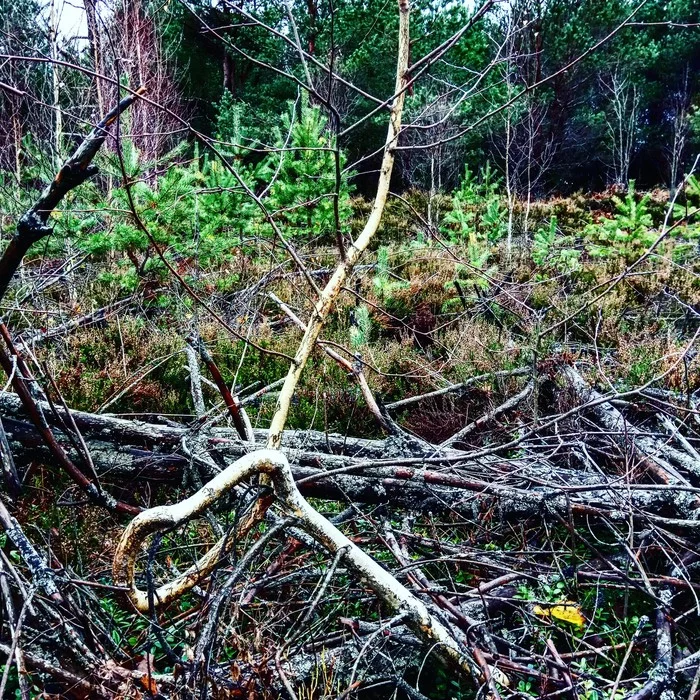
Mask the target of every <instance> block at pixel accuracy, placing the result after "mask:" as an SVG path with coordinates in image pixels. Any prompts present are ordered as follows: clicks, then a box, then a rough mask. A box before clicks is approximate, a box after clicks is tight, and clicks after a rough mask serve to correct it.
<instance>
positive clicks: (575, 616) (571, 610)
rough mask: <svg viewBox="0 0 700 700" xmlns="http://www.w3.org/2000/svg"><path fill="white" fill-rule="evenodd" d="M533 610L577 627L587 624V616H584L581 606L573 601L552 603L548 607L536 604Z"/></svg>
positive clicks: (540, 614)
mask: <svg viewBox="0 0 700 700" xmlns="http://www.w3.org/2000/svg"><path fill="white" fill-rule="evenodd" d="M532 612H533V613H535V615H539V616H540V617H553V618H556V619H557V620H561V621H562V622H568V623H569V624H570V625H574V626H576V627H583V626H584V625H585V624H586V618H585V617H584V616H583V613H582V612H581V608H580V607H579V606H578V605H576V603H572V602H566V603H559V604H557V605H550V606H549V607H548V608H543V607H542V606H541V605H535V607H534V608H533V609H532Z"/></svg>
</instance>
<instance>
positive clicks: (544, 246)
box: [531, 216, 581, 272]
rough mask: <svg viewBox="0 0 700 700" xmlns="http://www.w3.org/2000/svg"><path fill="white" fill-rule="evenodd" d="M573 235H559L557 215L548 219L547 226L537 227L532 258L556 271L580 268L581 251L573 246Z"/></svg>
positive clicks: (542, 265)
mask: <svg viewBox="0 0 700 700" xmlns="http://www.w3.org/2000/svg"><path fill="white" fill-rule="evenodd" d="M573 244H574V238H573V236H561V235H559V228H558V226H557V217H556V216H553V217H552V218H551V219H550V220H549V226H548V227H547V228H541V227H540V228H538V229H537V232H536V233H535V235H534V237H533V240H532V251H531V255H532V260H533V262H534V263H535V264H536V265H537V266H538V267H542V268H545V269H552V270H556V271H557V272H576V271H578V270H580V269H581V262H580V258H581V252H580V251H579V250H576V249H575V248H573Z"/></svg>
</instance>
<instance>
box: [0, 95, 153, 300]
mask: <svg viewBox="0 0 700 700" xmlns="http://www.w3.org/2000/svg"><path fill="white" fill-rule="evenodd" d="M145 92H146V89H145V88H144V87H141V88H139V89H138V90H136V91H135V92H134V93H132V94H131V95H129V96H128V97H125V98H124V99H123V100H121V101H120V102H119V104H118V105H117V106H116V107H114V108H113V109H112V110H110V111H109V112H108V113H107V114H106V115H105V116H104V117H103V118H102V119H101V120H100V122H99V123H98V124H97V125H96V126H95V128H94V129H93V130H92V131H91V132H90V133H89V134H88V135H87V136H86V137H85V139H84V140H83V142H82V143H81V144H80V146H78V148H77V149H76V151H75V153H73V155H72V156H70V157H69V158H68V159H67V160H66V162H65V163H64V164H63V165H62V166H61V169H60V170H59V171H58V173H57V174H56V177H55V178H54V179H53V180H52V181H51V183H50V184H49V185H47V186H46V187H45V188H44V191H43V192H42V193H41V195H40V196H39V199H38V200H37V201H36V203H35V204H34V205H33V206H32V207H31V208H30V209H28V210H27V211H26V212H25V213H24V214H23V215H22V217H21V218H20V220H19V221H18V222H17V231H16V232H15V235H14V236H13V237H12V239H11V240H10V242H9V244H8V246H7V248H5V251H4V252H3V254H2V257H0V300H1V299H2V298H3V297H4V296H5V293H6V292H7V288H8V287H9V285H10V281H11V280H12V277H13V276H14V274H15V272H16V271H17V268H18V267H19V265H20V263H21V262H22V259H23V258H24V256H25V255H26V254H27V251H28V250H29V248H30V247H31V246H32V245H33V244H34V243H36V242H37V241H40V240H41V239H42V238H44V237H45V236H48V235H49V234H50V233H51V228H50V227H49V226H47V225H46V223H47V221H48V220H49V217H50V216H51V212H52V211H53V210H54V209H55V208H56V207H57V206H58V204H59V203H60V201H61V200H62V199H63V198H64V197H65V196H66V194H68V192H70V191H71V190H72V189H74V188H76V187H78V186H79V185H82V184H83V182H85V181H86V180H87V179H89V178H91V177H92V176H93V175H95V174H96V173H97V167H96V166H94V165H92V160H93V158H94V157H95V156H96V155H97V151H99V150H100V147H101V146H102V144H103V143H104V141H105V139H106V138H107V128H108V127H109V126H110V125H111V124H113V123H114V122H115V121H116V120H117V119H118V118H119V115H120V114H121V113H122V112H123V111H124V110H126V109H128V108H129V107H130V106H131V104H132V103H133V102H134V100H135V99H136V98H137V97H138V96H140V95H142V94H144V93H145Z"/></svg>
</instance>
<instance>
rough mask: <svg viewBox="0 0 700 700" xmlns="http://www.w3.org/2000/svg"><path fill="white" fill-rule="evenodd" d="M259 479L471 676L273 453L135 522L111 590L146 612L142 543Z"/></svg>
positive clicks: (178, 588)
mask: <svg viewBox="0 0 700 700" xmlns="http://www.w3.org/2000/svg"><path fill="white" fill-rule="evenodd" d="M254 474H264V475H266V476H267V477H268V478H269V479H270V481H271V482H272V486H273V488H274V492H275V496H276V497H277V499H278V500H279V502H280V503H281V504H282V505H284V506H285V507H286V508H287V509H288V510H289V511H290V512H291V513H292V514H293V515H294V516H295V517H296V518H297V519H298V520H299V524H300V527H302V528H303V529H304V530H305V531H306V532H307V533H308V534H309V535H311V536H312V537H313V538H314V539H315V540H316V541H317V542H319V543H321V544H322V545H323V546H324V547H325V548H326V549H327V550H328V551H329V552H330V553H331V554H334V555H335V554H339V553H340V556H341V557H342V559H343V560H344V563H345V565H346V566H347V567H348V568H349V569H351V570H352V571H353V572H354V573H355V574H356V575H357V576H358V577H359V578H360V579H361V580H362V581H363V582H365V583H366V584H367V585H368V586H369V587H370V588H371V589H372V590H373V591H374V593H375V594H376V595H377V596H378V597H379V598H380V599H381V600H382V602H384V603H385V604H386V605H388V606H389V607H390V608H391V609H392V610H393V611H396V612H401V613H404V614H405V615H406V620H407V623H408V624H409V625H410V627H411V628H412V629H413V631H414V632H415V633H416V634H417V635H419V636H420V638H421V639H423V640H425V641H426V642H427V643H428V644H431V645H433V646H435V647H436V650H437V651H438V653H440V655H441V656H442V657H443V658H445V659H446V660H448V661H450V662H452V663H453V664H457V665H458V666H459V667H461V668H463V669H464V670H466V671H468V672H470V666H469V662H468V659H467V657H466V656H465V655H464V654H463V652H462V650H461V649H460V647H459V645H458V644H457V642H456V641H455V639H454V638H453V637H452V635H451V634H450V633H449V631H448V630H447V628H446V627H445V626H444V625H443V624H442V623H441V622H439V621H438V620H437V619H435V617H433V616H432V615H431V614H430V613H429V612H428V609H427V608H426V606H425V605H424V604H423V603H422V602H421V601H420V600H419V599H418V598H416V597H415V596H414V595H413V594H412V593H411V592H410V591H409V590H408V589H407V588H406V587H405V586H403V585H402V584H401V583H399V581H397V580H396V579H395V578H394V577H393V576H392V575H391V574H390V573H389V572H387V571H385V570H384V569H383V568H382V567H381V566H380V565H379V564H378V563H377V562H376V561H375V560H374V559H372V558H371V557H370V556H369V555H368V554H366V553H365V552H363V551H362V550H361V549H360V548H359V547H358V546H357V545H356V544H354V543H353V542H352V541H351V540H350V539H348V538H347V537H346V536H345V535H344V534H343V533H342V532H341V531H340V530H338V528H336V527H335V526H334V525H333V524H332V523H330V522H329V521H328V520H326V519H325V518H324V517H323V516H322V515H321V514H320V513H318V512H317V511H316V510H315V509H314V508H312V507H311V506H310V505H309V504H308V503H307V501H306V500H305V499H304V497H303V496H302V495H301V494H300V493H299V490H298V489H297V487H296V484H295V483H294V478H293V476H292V471H291V468H290V466H289V462H288V461H287V458H286V457H285V456H284V455H283V454H282V453H281V452H279V451H278V450H269V449H264V450H257V451H256V452H252V453H250V454H248V455H245V456H244V457H241V458H240V459H238V460H237V461H235V462H233V463H232V464H231V465H229V466H228V467H227V468H226V469H225V470H224V471H222V472H221V473H220V474H218V475H217V476H215V477H214V478H213V479H212V480H211V481H209V482H208V483H207V484H205V485H204V486H203V487H202V488H201V489H200V490H199V491H197V492H196V493H195V494H193V495H192V496H190V497H189V498H187V499H185V500H184V501H181V502H179V503H175V504H173V505H169V506H158V507H156V508H151V509H149V510H146V511H143V512H142V513H140V514H139V515H138V516H136V517H135V518H134V519H133V520H132V521H131V523H130V524H129V526H128V527H127V528H126V530H125V531H124V534H123V535H122V537H121V540H120V541H119V544H118V545H117V549H116V552H115V555H114V580H115V583H116V585H118V586H124V587H126V588H128V593H127V595H128V597H129V599H130V600H131V602H132V603H133V605H134V607H136V608H137V609H138V610H139V611H141V612H144V613H145V612H147V611H148V594H147V592H146V591H143V590H141V589H139V588H138V587H137V585H136V582H135V568H136V559H137V557H138V556H139V554H140V553H141V551H142V546H143V543H144V541H145V540H146V539H147V538H148V537H149V536H150V535H153V534H155V533H157V532H164V531H166V530H170V529H172V528H174V527H177V526H178V525H181V524H183V523H185V522H187V521H188V520H190V519H191V518H193V517H195V516H197V515H199V514H201V513H202V512H203V511H204V510H206V509H207V508H209V507H210V506H211V505H212V504H213V503H215V502H216V501H217V500H218V499H219V498H221V497H223V496H225V495H226V494H228V493H229V492H230V491H231V489H232V488H233V487H234V486H235V485H236V484H238V483H240V482H241V481H242V480H244V479H246V478H249V477H251V476H253V475H254ZM217 546H218V544H217V545H216V546H215V547H214V548H213V549H211V550H209V552H208V553H207V554H206V555H205V556H204V557H203V558H202V559H200V561H199V562H197V564H196V565H195V566H193V567H191V568H190V569H189V570H188V571H186V572H185V573H184V574H182V575H180V576H179V577H178V578H176V579H174V580H172V581H170V582H168V583H166V584H163V585H161V586H160V587H159V588H158V589H157V590H156V591H155V596H154V599H155V602H156V604H163V603H167V602H168V601H171V600H173V599H175V598H177V597H179V596H180V595H182V594H183V593H184V592H185V591H186V590H188V589H189V588H190V587H191V585H190V582H191V581H193V580H195V581H196V580H199V579H201V578H202V577H203V576H205V575H206V574H207V573H208V572H209V571H211V569H212V567H213V565H214V564H215V563H216V561H217V560H218V555H219V553H220V550H217Z"/></svg>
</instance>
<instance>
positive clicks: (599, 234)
mask: <svg viewBox="0 0 700 700" xmlns="http://www.w3.org/2000/svg"><path fill="white" fill-rule="evenodd" d="M649 199H650V195H648V194H646V195H644V196H643V197H642V198H641V199H640V200H639V201H637V197H636V196H635V188H634V180H630V185H629V189H628V191H627V194H626V195H625V198H624V199H620V198H619V197H613V201H614V202H615V206H616V208H617V213H616V214H615V216H614V217H613V218H612V219H605V220H603V221H602V222H601V223H599V224H590V225H589V226H587V227H586V230H585V233H586V235H587V237H588V238H589V239H590V243H589V244H588V246H587V250H588V252H589V254H590V255H591V256H592V257H594V258H609V257H612V256H614V255H621V256H623V257H624V258H626V259H627V260H632V259H634V258H636V257H638V256H639V255H640V254H641V253H643V252H644V251H645V250H646V249H647V248H648V247H649V246H650V245H651V244H652V243H653V242H654V241H655V240H656V237H657V233H656V232H655V230H654V229H653V222H652V217H651V214H650V213H649V210H648V209H649V208H648V203H649Z"/></svg>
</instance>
